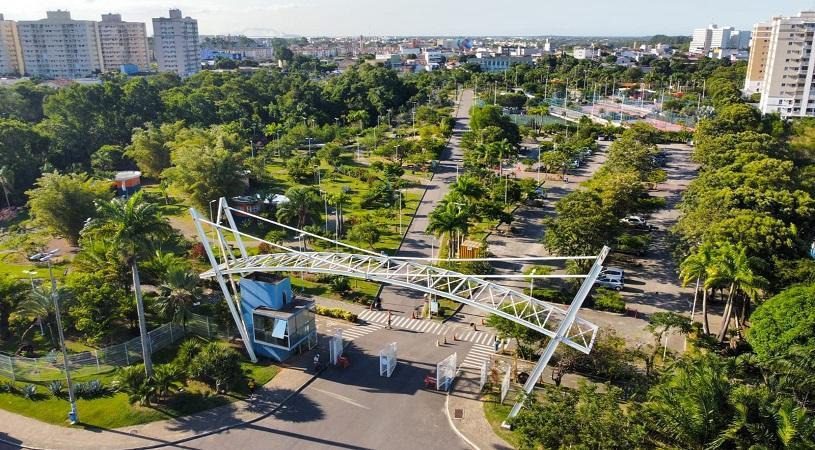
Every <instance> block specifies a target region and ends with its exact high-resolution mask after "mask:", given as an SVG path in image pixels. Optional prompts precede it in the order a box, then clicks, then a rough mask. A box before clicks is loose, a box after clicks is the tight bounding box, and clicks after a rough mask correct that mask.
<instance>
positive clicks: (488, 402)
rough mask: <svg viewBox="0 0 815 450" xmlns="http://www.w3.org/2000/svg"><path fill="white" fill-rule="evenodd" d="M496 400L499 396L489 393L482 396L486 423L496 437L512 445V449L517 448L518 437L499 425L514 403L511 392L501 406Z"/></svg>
mask: <svg viewBox="0 0 815 450" xmlns="http://www.w3.org/2000/svg"><path fill="white" fill-rule="evenodd" d="M498 399H499V395H498V394H496V393H490V394H487V395H485V396H484V399H483V405H484V416H485V417H486V418H487V422H489V423H490V426H491V427H492V430H493V431H494V432H495V434H497V435H498V437H500V438H501V439H503V440H505V441H506V442H507V443H508V444H510V445H512V447H514V448H519V446H520V441H519V439H518V435H517V434H515V433H514V432H512V431H510V430H507V429H506V428H503V427H501V424H502V423H503V422H504V420H505V419H506V418H507V416H508V415H509V410H511V409H512V405H513V404H514V403H515V399H514V396H513V394H512V392H510V393H509V395H507V398H506V399H505V400H504V404H503V405H502V404H501V403H499V402H498Z"/></svg>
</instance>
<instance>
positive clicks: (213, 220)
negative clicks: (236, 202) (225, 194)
mask: <svg viewBox="0 0 815 450" xmlns="http://www.w3.org/2000/svg"><path fill="white" fill-rule="evenodd" d="M217 201H218V200H217V199H216V200H210V201H209V221H210V222H215V219H214V218H213V215H212V204H213V203H215V202H217Z"/></svg>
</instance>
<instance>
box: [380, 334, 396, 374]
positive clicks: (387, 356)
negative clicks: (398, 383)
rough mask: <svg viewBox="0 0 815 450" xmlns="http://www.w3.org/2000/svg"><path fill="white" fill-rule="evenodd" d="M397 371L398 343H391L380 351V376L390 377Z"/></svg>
mask: <svg viewBox="0 0 815 450" xmlns="http://www.w3.org/2000/svg"><path fill="white" fill-rule="evenodd" d="M394 370H396V342H391V343H390V344H388V345H386V346H385V348H383V349H382V350H380V351H379V376H381V377H388V378H390V376H391V375H392V374H393V371H394Z"/></svg>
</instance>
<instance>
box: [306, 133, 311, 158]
mask: <svg viewBox="0 0 815 450" xmlns="http://www.w3.org/2000/svg"><path fill="white" fill-rule="evenodd" d="M306 140H307V141H308V156H311V138H310V137H307V138H306Z"/></svg>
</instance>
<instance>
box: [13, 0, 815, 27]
mask: <svg viewBox="0 0 815 450" xmlns="http://www.w3.org/2000/svg"><path fill="white" fill-rule="evenodd" d="M170 8H179V9H181V10H182V12H183V14H184V15H185V16H191V17H193V18H195V19H198V29H199V33H200V34H245V35H249V36H274V35H279V34H292V35H301V36H357V35H376V36H381V35H389V36H422V35H448V36H491V35H492V36H496V35H501V36H547V35H569V36H647V35H653V34H668V35H690V34H691V32H692V30H693V29H694V28H699V27H704V26H706V25H707V24H709V23H717V24H719V25H727V26H731V25H732V26H734V27H736V28H737V29H750V27H751V26H752V24H753V23H755V22H760V21H765V20H767V19H769V18H770V17H771V16H774V15H788V16H789V15H796V14H798V12H799V11H802V10H807V9H810V10H812V9H815V0H807V1H803V0H679V1H670V2H668V1H664V0H509V1H506V0H505V1H496V0H468V1H451V0H34V1H26V0H0V14H4V15H5V18H6V19H7V20H36V19H40V18H43V17H45V11H47V10H56V9H63V10H66V9H67V10H69V11H71V16H72V17H73V18H74V19H84V20H100V15H101V14H103V13H107V12H114V13H120V14H122V19H123V20H127V21H135V22H146V23H147V32H148V34H152V23H151V18H153V17H161V16H165V17H166V16H167V10H168V9H170Z"/></svg>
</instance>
